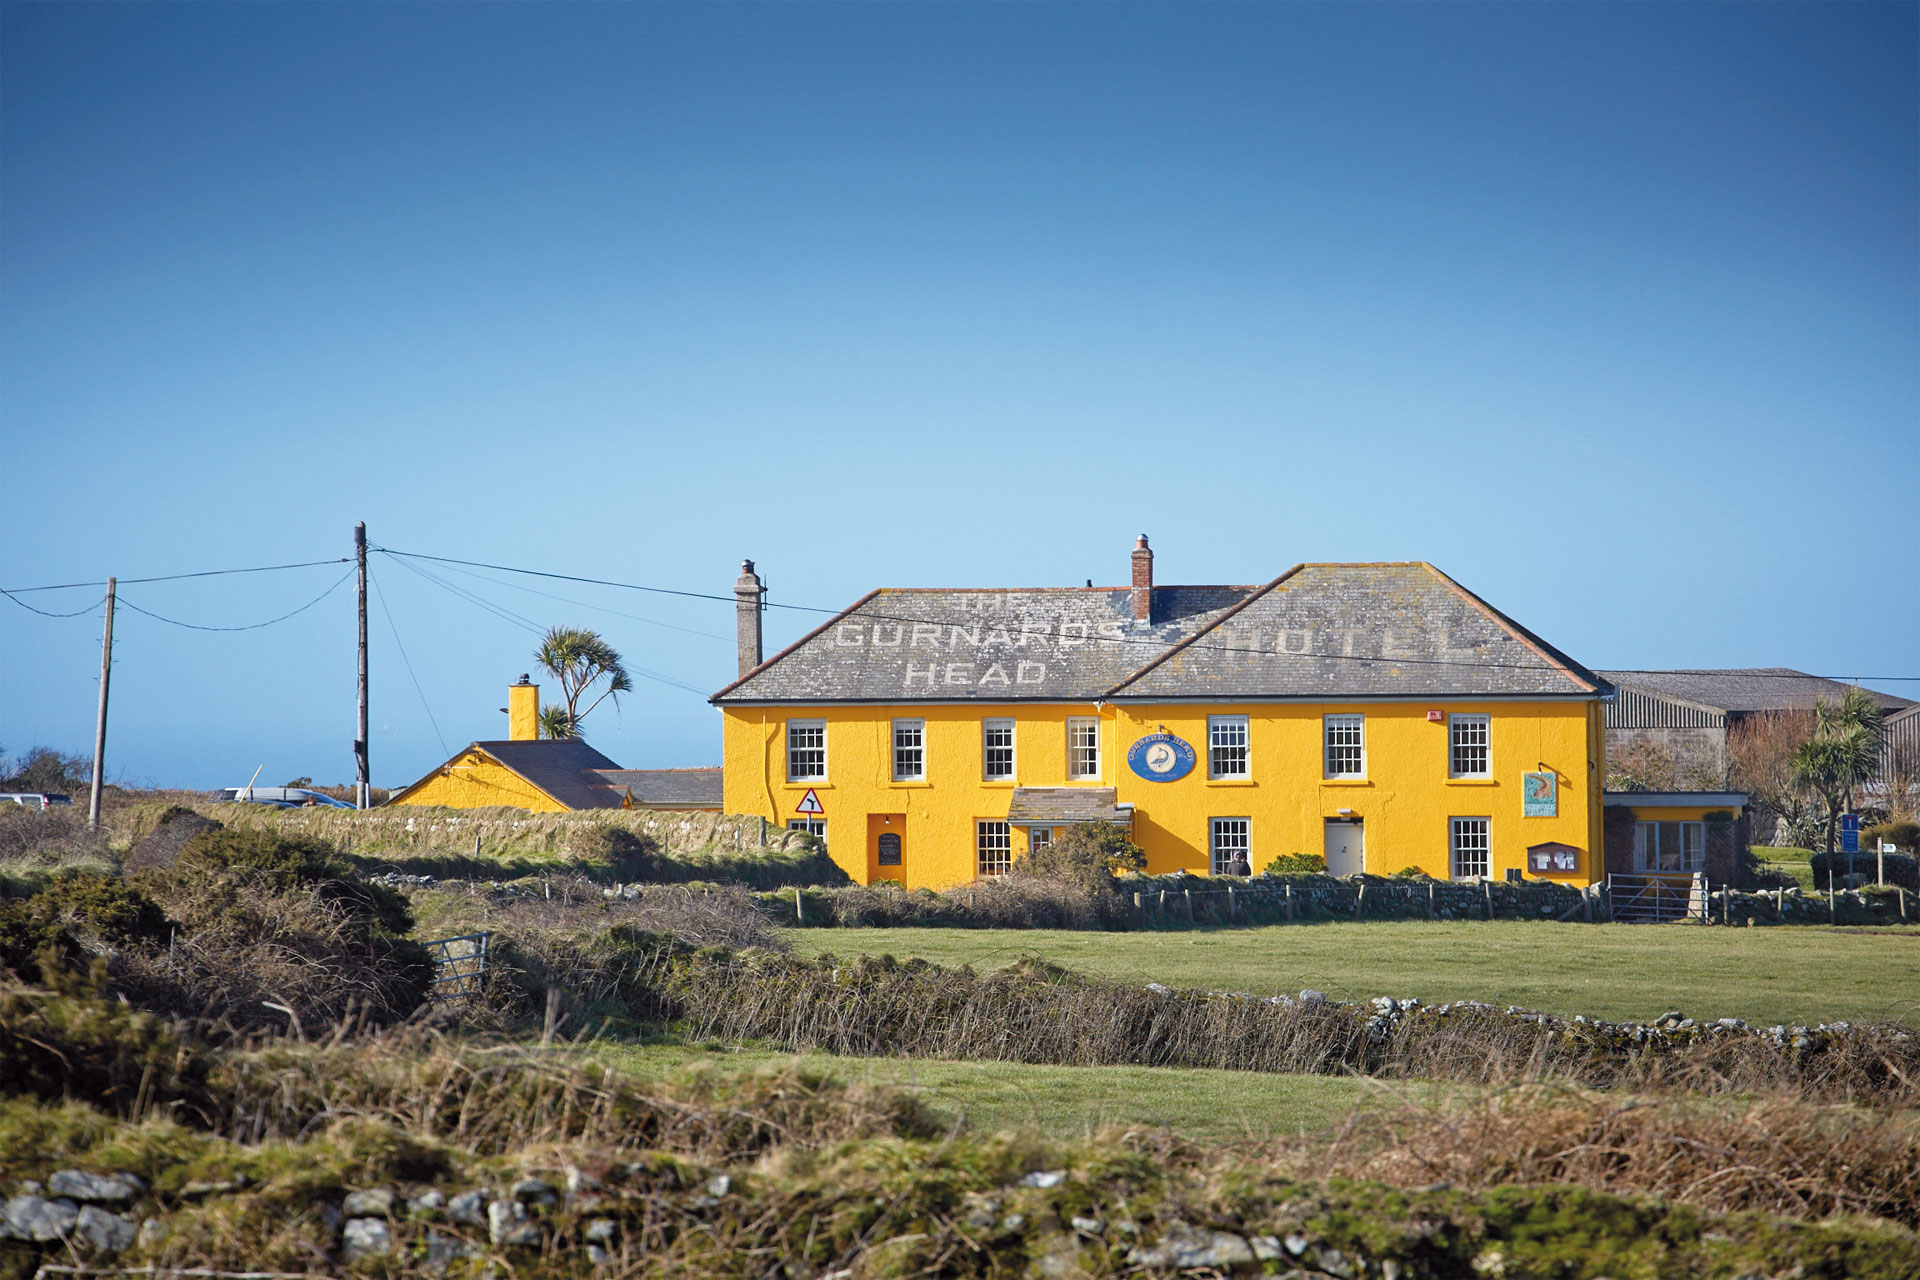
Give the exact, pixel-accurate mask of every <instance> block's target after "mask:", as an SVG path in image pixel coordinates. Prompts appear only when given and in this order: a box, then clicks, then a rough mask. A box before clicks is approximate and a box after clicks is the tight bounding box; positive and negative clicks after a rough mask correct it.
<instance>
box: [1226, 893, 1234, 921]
mask: <svg viewBox="0 0 1920 1280" xmlns="http://www.w3.org/2000/svg"><path fill="white" fill-rule="evenodd" d="M1227 923H1228V924H1232V923H1233V886H1232V885H1228V886H1227Z"/></svg>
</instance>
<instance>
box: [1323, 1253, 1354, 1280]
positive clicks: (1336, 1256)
mask: <svg viewBox="0 0 1920 1280" xmlns="http://www.w3.org/2000/svg"><path fill="white" fill-rule="evenodd" d="M1314 1260H1315V1261H1316V1262H1318V1263H1319V1264H1320V1269H1321V1270H1322V1271H1324V1272H1326V1273H1327V1274H1328V1275H1330V1276H1339V1277H1341V1280H1346V1277H1347V1276H1350V1275H1352V1274H1353V1263H1352V1261H1351V1260H1350V1259H1349V1258H1348V1257H1347V1255H1346V1254H1344V1253H1342V1252H1340V1251H1339V1250H1338V1249H1321V1250H1320V1252H1319V1253H1318V1254H1317V1255H1315V1259H1314Z"/></svg>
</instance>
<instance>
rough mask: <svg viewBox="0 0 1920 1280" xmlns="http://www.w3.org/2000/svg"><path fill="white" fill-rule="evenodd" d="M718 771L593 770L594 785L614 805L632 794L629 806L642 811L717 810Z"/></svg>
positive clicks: (718, 792) (719, 798) (719, 802)
mask: <svg viewBox="0 0 1920 1280" xmlns="http://www.w3.org/2000/svg"><path fill="white" fill-rule="evenodd" d="M720 776H721V775H720V770H719V769H717V768H712V769H595V770H593V771H592V777H593V779H594V780H595V782H596V784H597V785H599V786H603V787H605V788H607V789H608V790H609V791H610V792H611V793H612V795H613V803H614V804H615V805H616V806H618V805H620V804H623V803H624V802H625V801H626V798H627V791H628V789H629V788H631V789H632V791H633V803H634V804H635V805H636V806H637V807H639V808H642V809H718V808H720V807H721V797H720Z"/></svg>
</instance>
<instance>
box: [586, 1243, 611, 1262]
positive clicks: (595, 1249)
mask: <svg viewBox="0 0 1920 1280" xmlns="http://www.w3.org/2000/svg"><path fill="white" fill-rule="evenodd" d="M587 1261H588V1262H591V1263H592V1264H593V1265H594V1266H596V1267H603V1266H605V1265H606V1264H607V1263H609V1262H612V1261H613V1255H612V1254H610V1253H608V1252H607V1251H606V1250H605V1249H602V1248H601V1247H600V1246H599V1245H597V1244H590V1245H588V1246H587Z"/></svg>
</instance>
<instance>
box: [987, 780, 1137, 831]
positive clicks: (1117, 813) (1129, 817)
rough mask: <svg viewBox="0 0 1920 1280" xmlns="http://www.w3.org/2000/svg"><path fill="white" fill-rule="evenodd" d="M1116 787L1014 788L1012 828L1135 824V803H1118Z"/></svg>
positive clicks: (1009, 812)
mask: <svg viewBox="0 0 1920 1280" xmlns="http://www.w3.org/2000/svg"><path fill="white" fill-rule="evenodd" d="M1117 794H1118V793H1117V791H1116V789H1115V788H1113V787H1015V788H1014V790H1013V799H1012V800H1011V801H1009V802H1008V804H1007V825H1008V826H1010V827H1067V826H1072V825H1073V824H1074V823H1076V822H1111V823H1112V824H1113V825H1114V826H1116V827H1131V826H1132V825H1133V806H1132V805H1131V804H1117V803H1115V800H1114V797H1115V795H1117Z"/></svg>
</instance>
